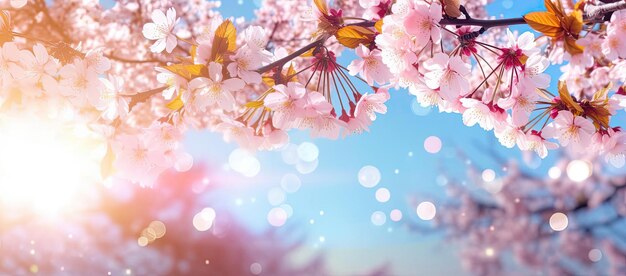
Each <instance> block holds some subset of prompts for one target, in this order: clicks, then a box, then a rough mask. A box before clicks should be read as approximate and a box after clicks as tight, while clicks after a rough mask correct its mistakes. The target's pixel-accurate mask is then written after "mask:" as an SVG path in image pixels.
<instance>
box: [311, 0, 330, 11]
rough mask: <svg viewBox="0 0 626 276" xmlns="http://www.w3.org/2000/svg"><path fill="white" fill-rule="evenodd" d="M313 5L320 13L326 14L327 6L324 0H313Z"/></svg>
mask: <svg viewBox="0 0 626 276" xmlns="http://www.w3.org/2000/svg"><path fill="white" fill-rule="evenodd" d="M313 3H315V6H316V7H317V9H318V10H319V11H320V12H321V13H322V14H328V6H327V5H326V0H314V1H313Z"/></svg>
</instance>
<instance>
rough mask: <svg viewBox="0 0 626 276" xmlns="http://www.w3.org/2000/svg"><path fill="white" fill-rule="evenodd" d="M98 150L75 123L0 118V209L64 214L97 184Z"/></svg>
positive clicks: (100, 144)
mask: <svg viewBox="0 0 626 276" xmlns="http://www.w3.org/2000/svg"><path fill="white" fill-rule="evenodd" d="M23 117H25V116H23ZM104 147H105V144H104V142H101V141H97V140H94V138H93V134H92V133H91V132H90V131H89V130H88V129H87V128H85V127H76V125H75V124H73V125H72V126H71V127H68V125H67V124H65V125H64V124H62V123H59V122H55V121H53V120H49V119H45V120H42V119H40V118H29V119H14V118H11V119H7V118H0V200H1V201H0V206H1V207H2V209H5V210H17V211H20V212H32V213H36V214H38V215H46V216H54V215H58V214H59V213H60V212H65V211H68V210H69V209H70V208H72V206H76V204H74V203H76V202H77V201H80V200H86V199H85V198H79V196H80V197H82V196H84V195H85V194H84V192H86V191H88V190H89V186H90V185H89V184H92V183H95V182H96V181H98V180H99V179H98V178H99V162H98V161H99V159H98V156H100V158H101V157H102V156H103V155H104V151H105V150H106V148H104Z"/></svg>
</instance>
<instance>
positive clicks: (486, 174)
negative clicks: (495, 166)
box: [481, 169, 496, 182]
mask: <svg viewBox="0 0 626 276" xmlns="http://www.w3.org/2000/svg"><path fill="white" fill-rule="evenodd" d="M481 177H482V179H483V181H485V182H491V181H494V180H495V179H496V172H494V171H493V170H492V169H486V170H484V171H483V173H482V174H481Z"/></svg>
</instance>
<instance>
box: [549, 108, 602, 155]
mask: <svg viewBox="0 0 626 276" xmlns="http://www.w3.org/2000/svg"><path fill="white" fill-rule="evenodd" d="M549 128H554V131H555V133H554V137H555V138H557V139H558V140H559V143H560V144H561V145H562V146H564V147H566V146H568V145H569V144H570V143H571V144H572V146H573V148H574V149H578V150H582V149H584V147H585V146H587V145H588V144H589V142H590V140H591V136H592V135H593V134H594V133H595V127H594V126H593V123H592V122H591V121H590V120H588V119H585V118H583V117H580V116H575V115H574V114H572V112H570V111H568V110H561V111H559V113H558V115H557V116H556V118H555V119H554V123H553V124H552V125H551V126H549Z"/></svg>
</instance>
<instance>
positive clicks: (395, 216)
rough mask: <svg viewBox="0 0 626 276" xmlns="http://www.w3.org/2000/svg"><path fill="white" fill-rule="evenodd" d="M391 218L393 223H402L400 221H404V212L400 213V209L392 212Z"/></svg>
mask: <svg viewBox="0 0 626 276" xmlns="http://www.w3.org/2000/svg"><path fill="white" fill-rule="evenodd" d="M389 218H390V219H391V220H392V221H400V220H402V211H400V210H398V209H393V210H391V212H390V213H389Z"/></svg>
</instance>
